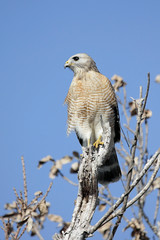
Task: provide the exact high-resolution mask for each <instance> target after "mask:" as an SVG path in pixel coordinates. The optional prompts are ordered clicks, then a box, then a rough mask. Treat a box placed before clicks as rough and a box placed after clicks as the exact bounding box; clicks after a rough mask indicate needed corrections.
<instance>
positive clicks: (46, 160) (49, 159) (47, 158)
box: [38, 155, 55, 168]
mask: <svg viewBox="0 0 160 240" xmlns="http://www.w3.org/2000/svg"><path fill="white" fill-rule="evenodd" d="M49 161H52V162H54V161H55V160H54V159H53V158H52V156H50V155H48V156H46V157H44V158H42V159H41V160H40V161H39V163H38V168H41V167H42V165H43V164H45V163H47V162H49Z"/></svg>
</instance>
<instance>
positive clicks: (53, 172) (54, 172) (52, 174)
mask: <svg viewBox="0 0 160 240" xmlns="http://www.w3.org/2000/svg"><path fill="white" fill-rule="evenodd" d="M58 171H59V169H58V168H57V166H56V165H53V166H52V167H51V169H50V172H49V177H50V178H51V179H54V178H55V177H56V176H57V175H58Z"/></svg>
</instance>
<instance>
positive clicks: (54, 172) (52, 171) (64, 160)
mask: <svg viewBox="0 0 160 240" xmlns="http://www.w3.org/2000/svg"><path fill="white" fill-rule="evenodd" d="M72 159H73V157H70V156H65V157H63V158H61V159H60V160H57V161H55V162H54V164H53V166H52V167H51V169H50V173H49V177H50V178H52V179H54V178H55V177H56V176H57V175H58V172H59V170H60V169H61V168H62V166H63V164H67V163H69V162H71V161H72Z"/></svg>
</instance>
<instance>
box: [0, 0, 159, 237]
mask: <svg viewBox="0 0 160 240" xmlns="http://www.w3.org/2000/svg"><path fill="white" fill-rule="evenodd" d="M79 52H85V53H88V54H89V55H90V56H91V57H92V58H93V59H94V60H95V61H96V63H97V66H98V68H99V70H100V71H101V72H102V73H103V74H104V75H106V76H107V77H109V78H111V77H112V76H113V74H118V75H121V76H122V77H123V78H124V81H126V82H127V84H128V85H127V91H128V97H130V96H131V97H134V98H137V97H138V94H139V86H140V85H142V86H143V87H144V90H145V89H146V84H147V73H148V72H150V73H151V89H150V95H149V99H148V104H147V107H148V108H150V109H151V110H152V111H153V116H152V118H151V119H150V120H149V123H150V134H149V137H150V140H149V150H150V154H152V153H154V152H155V150H156V149H157V148H158V147H159V136H160V127H159V120H160V108H159V102H160V85H158V84H156V83H155V82H154V80H155V76H156V75H157V74H160V1H159V0H154V1H149V0H141V1H138V0H135V1H127V0H122V1H118V0H115V1H108V0H101V1H95V0H92V1H91V0H81V1H75V0H71V1H58V0H54V1H53V0H52V1H51V0H48V1H41V0H39V1H33V0H32V1H31V0H25V1H22V0H21V1H17V0H13V1H7V0H6V1H1V2H0V146H1V147H0V156H1V160H0V161H1V162H0V163H1V167H0V191H1V197H0V215H2V214H3V213H4V209H3V206H4V204H5V203H6V202H12V201H13V200H14V199H15V196H14V194H13V187H16V188H17V191H19V190H21V189H22V186H23V185H22V183H23V181H22V171H21V169H22V167H21V161H20V157H21V155H23V156H24V159H25V163H26V171H27V182H28V188H29V195H30V198H32V195H33V194H34V192H35V191H37V190H42V191H43V192H45V190H46V189H47V187H48V185H49V183H50V179H49V177H48V171H49V167H50V166H51V165H50V166H49V165H48V166H44V167H43V168H42V169H40V170H37V164H38V160H40V159H41V158H43V157H45V156H46V155H48V154H50V155H52V156H53V158H55V159H59V158H61V157H62V156H64V155H70V154H71V153H72V151H73V150H77V151H79V152H81V147H80V146H79V143H78V141H77V139H76V137H75V135H74V134H72V135H71V136H69V137H67V136H66V128H67V127H66V119H67V111H66V106H63V102H64V99H65V96H66V94H67V91H68V88H69V85H70V83H71V80H72V77H73V73H72V72H71V71H69V70H64V68H63V65H64V62H65V61H66V60H67V59H68V58H69V57H70V56H71V55H73V54H75V53H79ZM122 124H123V123H122ZM63 172H64V174H65V175H67V176H69V170H68V168H67V166H66V167H65V168H64V170H63ZM72 179H73V180H75V181H76V177H75V176H74V177H72ZM76 193H77V189H76V188H75V187H72V186H70V185H69V184H68V183H66V182H64V181H63V180H62V179H61V178H60V177H59V178H58V179H56V180H55V181H54V184H53V189H52V191H51V192H50V194H49V196H48V198H47V200H48V201H50V202H51V204H52V206H51V209H50V212H51V213H54V214H58V215H62V216H63V217H64V220H66V221H70V219H71V214H72V210H73V201H74V200H75V198H76ZM56 226H57V225H56V224H54V223H47V222H46V223H45V229H44V230H43V231H42V232H41V233H42V236H43V237H44V238H45V239H51V236H52V235H53V234H54V233H55V232H58V228H57V227H56ZM119 234H121V232H119ZM2 236H3V235H2V231H0V239H3V237H2ZM96 236H97V237H96V238H93V239H101V238H100V235H96ZM119 236H121V235H119ZM125 236H127V235H125ZM23 239H28V237H27V235H25V237H24V238H23ZM33 239H37V238H33ZM115 239H116V238H115ZM121 239H124V238H123V237H121Z"/></svg>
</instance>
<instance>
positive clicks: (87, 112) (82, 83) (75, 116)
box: [65, 71, 119, 138]
mask: <svg viewBox="0 0 160 240" xmlns="http://www.w3.org/2000/svg"><path fill="white" fill-rule="evenodd" d="M65 103H67V104H68V130H67V133H68V134H69V133H70V132H71V131H72V130H74V129H75V127H76V124H83V122H84V121H86V120H87V121H88V122H92V121H93V120H94V118H95V116H96V114H97V113H99V114H102V115H103V114H104V113H105V116H104V117H105V118H106V119H112V120H113V121H112V122H113V127H115V126H116V125H117V124H119V123H116V122H117V120H116V115H115V109H118V107H117V100H116V96H115V92H114V90H113V87H112V85H111V83H110V81H109V79H108V78H107V77H105V76H104V75H102V74H100V73H99V72H95V71H89V72H85V73H83V74H82V73H81V74H77V75H75V76H74V78H73V80H72V83H71V86H70V88H69V91H68V94H67V97H66V99H65ZM114 125H115V126H114ZM117 129H118V127H117ZM117 138H119V137H117Z"/></svg>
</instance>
